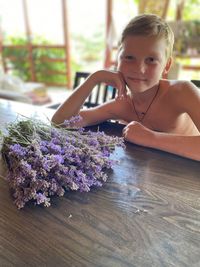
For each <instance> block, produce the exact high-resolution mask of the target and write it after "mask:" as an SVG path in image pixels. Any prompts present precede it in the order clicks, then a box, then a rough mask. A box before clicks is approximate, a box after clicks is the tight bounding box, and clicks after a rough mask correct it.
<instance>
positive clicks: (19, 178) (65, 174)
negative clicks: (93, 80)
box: [1, 116, 124, 209]
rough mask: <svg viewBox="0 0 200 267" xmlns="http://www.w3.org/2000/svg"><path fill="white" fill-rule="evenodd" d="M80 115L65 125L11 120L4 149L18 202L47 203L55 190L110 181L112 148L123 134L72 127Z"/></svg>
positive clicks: (84, 189)
mask: <svg viewBox="0 0 200 267" xmlns="http://www.w3.org/2000/svg"><path fill="white" fill-rule="evenodd" d="M79 119H80V117H78V116H76V117H73V118H72V119H71V120H68V121H65V122H64V123H63V124H62V125H51V124H48V123H44V122H42V121H40V120H36V119H27V118H26V119H20V120H19V119H18V120H17V121H16V122H14V123H11V124H8V127H7V134H3V135H2V137H3V138H2V140H3V142H2V150H1V152H2V155H3V158H4V160H5V162H6V165H7V167H8V175H7V179H8V181H9V185H10V187H11V189H12V192H13V197H14V203H15V204H16V206H17V208H19V209H20V208H23V207H24V206H25V204H26V203H27V202H29V201H33V202H34V203H35V204H38V205H40V204H43V205H44V206H45V207H48V206H50V198H51V196H54V195H57V196H63V195H64V193H65V192H66V191H68V190H75V191H77V190H79V191H81V192H88V191H89V190H90V188H91V187H92V186H101V185H102V182H105V181H106V179H107V174H106V172H105V171H106V169H109V168H111V167H112V165H113V164H114V163H115V161H114V160H111V159H110V154H111V152H113V151H114V149H115V147H116V146H122V147H123V146H124V143H123V139H122V138H119V137H112V136H108V135H106V134H105V133H104V132H100V131H97V132H92V131H86V130H85V129H83V128H75V127H73V125H75V122H76V121H77V120H79ZM63 126H64V127H63Z"/></svg>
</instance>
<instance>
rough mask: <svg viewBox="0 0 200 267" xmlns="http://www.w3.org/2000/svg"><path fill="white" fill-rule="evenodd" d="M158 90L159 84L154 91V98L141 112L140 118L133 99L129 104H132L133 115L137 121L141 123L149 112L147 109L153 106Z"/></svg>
mask: <svg viewBox="0 0 200 267" xmlns="http://www.w3.org/2000/svg"><path fill="white" fill-rule="evenodd" d="M159 88H160V83H159V85H158V88H157V90H156V93H155V95H154V97H153V98H152V100H151V102H150V104H149V105H148V107H147V109H146V110H145V111H144V112H141V115H142V117H141V116H139V113H138V111H137V110H136V108H135V104H134V101H133V99H132V101H131V103H132V106H133V109H134V111H135V114H136V116H137V119H138V121H139V122H143V120H144V118H145V116H146V114H147V112H148V111H149V109H150V107H151V105H152V104H153V102H154V100H155V99H156V96H157V94H158V91H159Z"/></svg>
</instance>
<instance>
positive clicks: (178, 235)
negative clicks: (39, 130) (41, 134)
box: [0, 100, 200, 267]
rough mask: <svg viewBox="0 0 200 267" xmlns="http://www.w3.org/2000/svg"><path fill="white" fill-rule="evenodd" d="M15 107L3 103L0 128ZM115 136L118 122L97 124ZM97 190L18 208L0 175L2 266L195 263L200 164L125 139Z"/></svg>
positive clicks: (22, 108) (199, 255)
mask: <svg viewBox="0 0 200 267" xmlns="http://www.w3.org/2000/svg"><path fill="white" fill-rule="evenodd" d="M16 112H19V113H24V114H26V115H27V116H30V115H31V114H34V115H36V113H39V114H44V113H46V114H49V116H51V115H52V113H53V112H54V111H52V112H51V111H50V110H47V109H46V110H45V111H44V110H42V108H36V107H32V106H29V105H25V104H19V103H16V102H7V101H3V100H2V101H0V121H1V125H0V127H1V128H3V127H4V126H3V123H5V122H6V121H12V120H14V118H15V117H16ZM101 129H104V130H105V131H106V132H107V133H109V134H116V135H120V132H121V126H120V125H117V124H113V125H112V127H111V125H109V124H105V125H102V126H101ZM114 158H116V159H119V160H120V164H119V165H116V166H115V167H114V168H113V171H111V172H110V173H109V179H108V181H107V183H105V184H104V185H103V187H102V188H97V189H95V188H94V189H92V190H91V191H90V192H89V193H79V192H71V193H67V194H66V195H65V196H64V197H63V198H57V197H55V198H54V199H53V201H52V205H51V206H50V207H49V208H43V207H39V206H31V205H28V206H26V207H25V208H24V209H22V210H18V209H17V208H16V207H15V205H14V204H13V201H12V198H11V195H10V192H9V188H8V184H7V182H6V181H5V180H4V179H2V178H0V266H1V267H10V266H15V267H16V266H17V267H27V266H28V267H29V266H33V267H34V266H37V267H38V266H39V267H43V266H45V267H46V266H52V267H62V266H65V267H66V266H70V267H71V266H76V267H78V266H81V267H82V266H87V267H89V266H94V267H97V266H105V267H109V266H113V267H127V266H142V267H143V266H144V267H146V266H147V267H151V266H153V267H154V266H159V267H160V266H166V267H168V266H176V267H182V266H184V267H186V266H189V267H193V266H200V163H199V162H196V161H192V160H188V159H184V158H181V157H178V156H175V155H172V154H168V153H165V152H161V151H157V150H153V149H147V148H143V147H139V146H136V145H133V144H127V148H126V150H125V151H123V150H122V149H117V150H116V152H115V153H114Z"/></svg>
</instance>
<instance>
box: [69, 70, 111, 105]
mask: <svg viewBox="0 0 200 267" xmlns="http://www.w3.org/2000/svg"><path fill="white" fill-rule="evenodd" d="M89 75H90V73H88V72H76V75H75V80H74V86H73V88H74V89H75V88H76V87H77V86H79V85H80V84H81V83H82V82H83V81H84V80H85V79H86V78H87V77H88V76H89ZM115 95H116V89H115V88H113V87H112V86H109V85H105V84H102V83H100V84H98V85H97V86H96V87H95V88H94V89H93V90H92V92H91V94H90V95H89V96H88V98H87V99H86V101H85V103H84V106H86V107H88V108H91V107H96V106H98V105H100V104H102V103H104V102H107V101H109V100H111V99H113V98H115Z"/></svg>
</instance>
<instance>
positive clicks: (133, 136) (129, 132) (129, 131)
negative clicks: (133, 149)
mask: <svg viewBox="0 0 200 267" xmlns="http://www.w3.org/2000/svg"><path fill="white" fill-rule="evenodd" d="M123 136H124V138H125V140H127V141H129V142H131V143H134V144H137V145H142V146H150V143H151V141H152V140H153V138H152V136H153V131H152V130H150V129H148V128H147V127H145V126H144V125H142V124H141V123H139V122H137V121H132V122H130V123H129V124H128V125H127V126H126V127H125V128H124V129H123Z"/></svg>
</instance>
